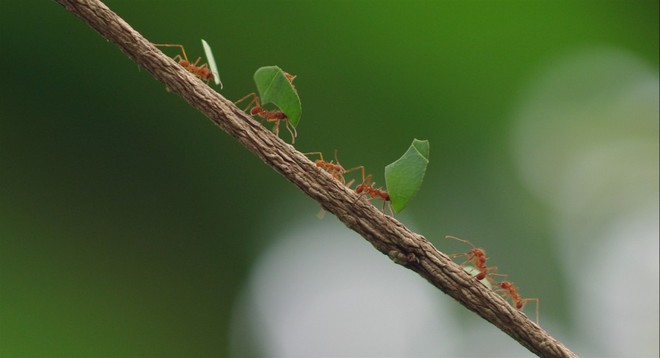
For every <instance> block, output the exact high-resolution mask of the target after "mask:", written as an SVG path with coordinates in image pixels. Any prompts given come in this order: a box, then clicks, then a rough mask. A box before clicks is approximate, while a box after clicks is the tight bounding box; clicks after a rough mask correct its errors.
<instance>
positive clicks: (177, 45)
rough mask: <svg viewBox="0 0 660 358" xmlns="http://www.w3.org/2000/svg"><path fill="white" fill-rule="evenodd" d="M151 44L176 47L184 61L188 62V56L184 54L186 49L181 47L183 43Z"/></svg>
mask: <svg viewBox="0 0 660 358" xmlns="http://www.w3.org/2000/svg"><path fill="white" fill-rule="evenodd" d="M153 45H154V46H156V47H178V48H180V49H181V53H182V54H183V59H184V60H186V62H188V56H186V50H185V49H184V48H183V45H179V44H153ZM179 57H181V56H179Z"/></svg>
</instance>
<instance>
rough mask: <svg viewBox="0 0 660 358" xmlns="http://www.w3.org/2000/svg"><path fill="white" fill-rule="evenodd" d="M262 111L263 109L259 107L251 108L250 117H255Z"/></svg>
mask: <svg viewBox="0 0 660 358" xmlns="http://www.w3.org/2000/svg"><path fill="white" fill-rule="evenodd" d="M263 110H264V109H263V108H262V107H261V106H255V107H254V108H252V110H251V111H250V114H252V115H253V116H254V115H256V114H257V113H260V112H262V111H263Z"/></svg>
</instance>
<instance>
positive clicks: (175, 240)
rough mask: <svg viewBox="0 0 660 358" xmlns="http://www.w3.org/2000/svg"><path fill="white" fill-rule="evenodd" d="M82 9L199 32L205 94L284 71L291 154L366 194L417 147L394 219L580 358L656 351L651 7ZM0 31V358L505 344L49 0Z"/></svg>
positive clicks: (437, 350)
mask: <svg viewBox="0 0 660 358" xmlns="http://www.w3.org/2000/svg"><path fill="white" fill-rule="evenodd" d="M106 3H107V4H108V6H110V8H111V9H113V10H114V11H115V12H117V13H118V14H119V15H120V16H122V17H123V18H124V19H125V20H126V21H127V22H129V23H130V24H131V25H132V26H133V27H134V28H136V29H137V30H138V31H140V32H141V33H142V34H143V35H144V36H146V37H147V38H148V39H149V40H151V41H153V42H156V43H180V44H183V45H184V46H185V47H186V49H187V52H188V54H189V56H190V57H197V56H202V54H203V51H202V48H201V44H200V38H204V39H206V40H207V41H208V42H209V44H210V45H211V46H212V47H213V50H214V52H215V55H216V58H217V60H218V62H219V65H220V71H221V76H222V80H223V82H224V85H225V88H224V90H222V91H221V93H222V95H224V96H225V97H227V98H230V99H234V100H235V99H238V98H240V97H241V96H243V95H245V94H246V93H248V92H251V91H253V90H254V83H253V82H252V74H253V73H254V71H255V70H256V69H257V68H258V67H260V66H264V65H279V66H280V67H282V68H284V69H285V70H287V71H288V72H290V73H293V74H296V75H298V78H297V79H296V82H295V84H296V87H297V88H298V91H299V93H300V96H301V99H302V103H303V117H302V121H301V123H300V125H299V127H298V133H299V137H298V139H297V141H296V145H295V146H296V148H297V149H299V150H301V151H303V152H308V151H322V152H324V153H327V155H331V154H332V152H333V150H335V149H337V150H338V151H339V158H340V160H341V162H342V163H343V164H344V165H345V166H346V167H350V166H354V165H365V166H366V167H367V168H368V170H369V171H370V172H372V173H374V175H375V179H376V181H377V182H380V183H383V182H384V180H383V168H384V166H385V165H387V164H388V163H390V162H392V161H394V160H396V159H397V158H398V157H399V156H400V155H401V154H402V153H403V152H404V151H405V150H406V149H407V147H408V145H409V144H410V142H411V140H412V139H413V138H420V139H428V140H430V143H431V163H430V167H429V170H428V172H427V177H426V179H425V183H424V186H423V187H422V190H421V192H420V194H419V196H418V197H417V198H416V199H415V200H414V201H413V202H412V203H411V205H410V206H409V207H408V208H407V209H406V210H405V211H404V212H403V213H401V214H400V215H397V218H399V219H400V220H401V221H403V222H404V223H406V224H407V225H409V226H410V227H411V228H413V229H414V230H416V231H417V232H419V233H421V234H423V235H425V236H426V237H427V238H428V239H429V240H431V241H432V242H433V243H434V244H435V245H436V247H438V248H439V249H440V250H442V251H444V252H447V253H456V252H464V251H467V247H465V246H464V245H461V244H460V243H457V242H450V241H448V240H445V239H444V238H443V237H444V236H445V235H455V236H458V237H461V238H463V239H467V240H470V241H471V242H473V243H475V244H476V245H478V246H480V247H483V248H485V249H486V250H487V252H488V254H489V256H490V258H491V259H490V262H492V263H493V264H494V265H496V266H498V267H499V272H502V273H507V274H508V275H509V279H510V280H512V281H514V282H516V284H517V285H519V286H520V289H521V293H522V295H523V296H525V297H538V298H540V322H541V325H542V326H543V327H544V328H545V329H546V330H548V331H550V333H552V334H553V335H555V336H556V337H557V338H559V339H561V340H563V341H564V342H565V343H566V344H567V345H568V346H569V347H570V348H572V349H573V350H575V351H576V352H577V353H578V354H580V355H582V356H586V357H589V356H592V357H596V356H612V357H616V356H628V357H633V356H634V357H653V356H656V357H657V356H658V354H659V351H658V281H659V277H658V28H659V26H658V2H657V1H590V2H584V1H583V2H550V1H538V2H537V1H534V2H531V1H467V2H462V1H437V2H421V1H410V2H404V1H324V2H321V1H295V2H291V1H287V2H283V1H231V2H226V1H185V2H184V1H125V0H123V1H122V0H108V1H107V2H106ZM0 30H1V31H0V40H1V41H0V42H1V43H2V56H0V74H1V76H2V77H1V80H0V356H2V357H78V356H80V357H82V356H85V357H182V356H187V357H211V356H212V357H335V356H345V357H357V356H360V357H367V356H373V357H376V356H378V357H386V356H387V357H413V356H419V357H422V356H443V357H458V356H466V357H469V356H482V357H483V356H502V357H515V356H520V357H525V356H530V355H531V354H530V352H528V351H527V350H525V349H524V348H522V347H521V346H519V345H518V344H517V343H516V342H514V341H513V340H511V339H510V338H509V337H508V336H506V335H505V334H503V333H502V332H500V331H499V330H497V329H496V328H495V327H493V326H491V325H490V324H488V323H486V322H485V321H483V320H481V319H480V318H479V317H477V316H476V315H474V314H473V313H471V312H469V311H467V310H465V309H464V308H463V307H461V306H460V305H458V304H457V303H456V302H454V301H453V300H451V299H450V298H449V297H448V296H445V295H444V294H443V293H441V292H440V291H439V290H436V289H434V288H433V287H432V286H431V285H429V284H428V283H426V282H425V281H424V280H423V279H422V278H420V277H418V276H417V275H415V274H414V273H412V272H409V271H407V270H405V269H404V268H401V267H399V266H397V265H394V264H393V263H392V262H391V261H390V260H389V259H388V258H387V257H385V256H383V255H381V254H380V253H378V252H377V251H375V250H374V249H373V248H372V247H371V246H370V245H369V244H368V243H366V242H365V241H364V240H363V239H362V238H361V237H359V236H358V235H357V234H355V233H354V232H352V231H350V230H348V229H347V228H345V227H344V226H343V225H342V224H341V223H339V222H338V221H337V220H336V218H334V217H333V216H332V215H326V216H325V218H323V219H318V218H317V212H318V210H319V207H318V205H317V204H316V203H315V202H313V201H312V200H311V199H309V198H307V197H306V196H305V195H303V194H302V193H301V192H300V191H299V190H298V189H297V188H296V187H295V186H293V185H292V184H290V183H289V182H287V181H286V180H285V179H284V178H283V177H281V176H280V175H278V174H277V173H275V172H274V171H272V170H271V169H270V168H269V167H267V166H265V165H264V164H263V163H261V161H260V160H259V159H258V158H256V157H255V156H254V155H253V154H251V153H250V152H248V151H247V150H246V149H244V148H242V147H241V146H240V145H238V144H237V143H236V142H235V141H234V140H233V139H232V138H231V137H229V136H228V135H226V134H224V133H223V132H222V131H221V130H219V129H218V128H216V127H215V126H214V125H212V124H211V122H210V121H209V120H207V119H205V118H204V117H202V116H201V115H200V114H199V113H197V112H196V111H194V110H193V109H191V108H190V107H189V106H188V105H187V104H186V103H185V102H184V101H183V100H181V99H179V98H178V97H176V96H175V95H173V94H171V93H168V92H167V91H166V90H165V88H164V86H163V85H162V84H160V83H158V82H157V81H155V80H154V79H153V78H152V76H151V75H150V74H149V73H148V72H146V71H144V70H141V69H140V68H138V67H137V66H136V65H135V64H134V63H132V62H131V61H129V60H128V59H127V58H126V57H125V56H124V55H123V54H122V53H121V52H120V51H119V50H118V49H117V48H116V46H114V45H113V44H111V43H108V42H106V41H105V40H104V39H103V38H101V37H100V36H99V35H98V34H97V33H96V32H95V31H93V30H91V29H90V28H88V26H87V25H85V24H84V23H82V22H81V21H80V20H79V19H77V18H75V17H73V16H72V15H71V14H69V13H67V12H66V11H65V10H64V9H63V8H62V7H60V6H59V5H57V4H56V3H55V2H52V1H34V0H25V1H9V0H2V1H0ZM170 52H171V53H170ZM168 54H170V55H171V56H174V55H175V54H176V51H169V52H168ZM285 133H286V132H285ZM283 138H284V139H285V140H288V137H287V135H284V136H283ZM525 312H526V313H527V314H528V315H529V316H530V317H533V316H534V306H533V305H531V306H529V307H526V310H525Z"/></svg>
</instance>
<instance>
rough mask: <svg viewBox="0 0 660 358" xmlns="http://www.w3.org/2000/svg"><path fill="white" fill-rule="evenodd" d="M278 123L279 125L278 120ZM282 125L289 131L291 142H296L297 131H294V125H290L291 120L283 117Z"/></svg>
mask: <svg viewBox="0 0 660 358" xmlns="http://www.w3.org/2000/svg"><path fill="white" fill-rule="evenodd" d="M278 125H279V122H278ZM284 126H285V127H286V129H287V130H288V131H289V134H291V144H294V143H296V137H297V136H298V132H297V131H296V127H294V126H292V125H291V122H289V118H285V119H284ZM292 129H293V130H292Z"/></svg>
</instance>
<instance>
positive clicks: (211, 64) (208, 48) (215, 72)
mask: <svg viewBox="0 0 660 358" xmlns="http://www.w3.org/2000/svg"><path fill="white" fill-rule="evenodd" d="M202 47H204V54H206V60H207V61H208V64H209V69H210V70H211V73H212V74H213V82H215V84H216V85H220V89H222V87H223V86H222V81H221V80H220V72H219V71H218V65H216V63H215V57H213V52H212V51H211V46H209V44H208V43H206V41H204V39H202Z"/></svg>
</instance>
